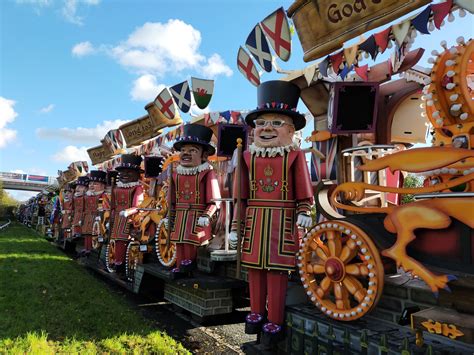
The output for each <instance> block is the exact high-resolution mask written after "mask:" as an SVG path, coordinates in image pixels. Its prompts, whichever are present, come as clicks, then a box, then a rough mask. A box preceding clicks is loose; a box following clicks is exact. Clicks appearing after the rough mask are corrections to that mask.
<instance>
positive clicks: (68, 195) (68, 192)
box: [64, 190, 74, 200]
mask: <svg viewBox="0 0 474 355" xmlns="http://www.w3.org/2000/svg"><path fill="white" fill-rule="evenodd" d="M73 194H74V191H72V190H66V191H64V198H65V199H66V200H71V198H72V195H73Z"/></svg>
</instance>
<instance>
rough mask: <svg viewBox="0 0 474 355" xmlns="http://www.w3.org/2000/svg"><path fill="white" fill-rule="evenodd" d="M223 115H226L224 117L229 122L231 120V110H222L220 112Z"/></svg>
mask: <svg viewBox="0 0 474 355" xmlns="http://www.w3.org/2000/svg"><path fill="white" fill-rule="evenodd" d="M219 115H220V116H221V117H224V119H225V120H226V121H227V123H229V121H230V111H223V112H220V114H219Z"/></svg>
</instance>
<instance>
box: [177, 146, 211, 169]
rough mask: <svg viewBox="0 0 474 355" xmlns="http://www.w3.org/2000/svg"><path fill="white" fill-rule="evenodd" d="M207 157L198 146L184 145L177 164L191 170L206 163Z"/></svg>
mask: <svg viewBox="0 0 474 355" xmlns="http://www.w3.org/2000/svg"><path fill="white" fill-rule="evenodd" d="M208 155H209V154H208V153H207V152H204V149H203V147H202V146H200V145H198V144H185V145H183V146H182V147H181V150H180V151H179V163H180V164H181V165H182V166H184V167H187V168H192V167H195V166H198V165H200V164H202V163H203V162H204V161H206V160H207V157H208Z"/></svg>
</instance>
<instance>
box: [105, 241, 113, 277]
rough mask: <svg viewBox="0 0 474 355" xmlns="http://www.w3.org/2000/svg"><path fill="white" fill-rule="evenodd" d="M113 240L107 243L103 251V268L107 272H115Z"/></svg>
mask: <svg viewBox="0 0 474 355" xmlns="http://www.w3.org/2000/svg"><path fill="white" fill-rule="evenodd" d="M114 265H115V240H111V241H109V243H108V244H107V249H106V250H105V268H106V269H107V271H108V272H115V268H114Z"/></svg>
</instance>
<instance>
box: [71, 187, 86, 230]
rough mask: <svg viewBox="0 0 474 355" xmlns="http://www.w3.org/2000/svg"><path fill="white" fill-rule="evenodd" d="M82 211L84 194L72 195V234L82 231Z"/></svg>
mask: <svg viewBox="0 0 474 355" xmlns="http://www.w3.org/2000/svg"><path fill="white" fill-rule="evenodd" d="M83 213H84V195H81V196H74V199H73V218H72V235H73V236H74V235H77V234H81V233H82V227H81V222H82V218H83Z"/></svg>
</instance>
